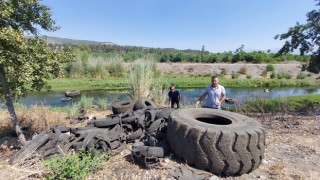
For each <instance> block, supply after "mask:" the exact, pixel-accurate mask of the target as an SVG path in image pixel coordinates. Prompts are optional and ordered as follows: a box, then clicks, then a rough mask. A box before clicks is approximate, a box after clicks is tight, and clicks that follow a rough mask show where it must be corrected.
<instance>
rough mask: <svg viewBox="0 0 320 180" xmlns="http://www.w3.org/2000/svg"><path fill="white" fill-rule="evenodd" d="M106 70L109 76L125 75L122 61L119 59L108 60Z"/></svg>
mask: <svg viewBox="0 0 320 180" xmlns="http://www.w3.org/2000/svg"><path fill="white" fill-rule="evenodd" d="M106 69H107V71H108V72H109V74H110V75H111V76H114V77H122V76H124V75H125V74H126V70H125V68H124V66H123V59H121V58H120V57H113V58H111V59H109V62H108V64H107V65H106Z"/></svg>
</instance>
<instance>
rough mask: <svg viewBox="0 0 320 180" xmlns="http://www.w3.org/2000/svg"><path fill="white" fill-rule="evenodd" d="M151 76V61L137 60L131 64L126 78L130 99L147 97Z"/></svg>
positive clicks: (151, 80)
mask: <svg viewBox="0 0 320 180" xmlns="http://www.w3.org/2000/svg"><path fill="white" fill-rule="evenodd" d="M152 74H153V72H152V60H151V59H139V60H137V61H136V62H135V63H134V64H133V66H132V67H131V70H130V71H129V73H128V77H127V80H128V84H129V92H130V94H131V98H132V99H134V100H136V99H139V98H140V97H147V96H148V95H149V94H150V89H151V84H152V82H153V77H152Z"/></svg>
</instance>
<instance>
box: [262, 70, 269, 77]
mask: <svg viewBox="0 0 320 180" xmlns="http://www.w3.org/2000/svg"><path fill="white" fill-rule="evenodd" d="M261 76H262V77H264V78H266V77H268V71H267V70H266V69H265V70H263V71H262V73H261Z"/></svg>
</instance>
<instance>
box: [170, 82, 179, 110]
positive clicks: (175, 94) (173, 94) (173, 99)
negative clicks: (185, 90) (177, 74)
mask: <svg viewBox="0 0 320 180" xmlns="http://www.w3.org/2000/svg"><path fill="white" fill-rule="evenodd" d="M168 96H169V107H171V108H174V104H177V108H180V92H179V91H178V90H175V89H174V86H173V85H172V86H170V91H169V93H168Z"/></svg>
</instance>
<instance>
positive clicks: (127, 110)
mask: <svg viewBox="0 0 320 180" xmlns="http://www.w3.org/2000/svg"><path fill="white" fill-rule="evenodd" d="M112 111H113V114H111V115H108V116H107V117H105V118H101V119H96V120H94V121H89V122H88V124H87V125H86V126H85V127H80V128H70V127H64V126H57V127H53V128H52V130H51V132H50V133H48V134H46V133H41V135H38V136H36V137H34V139H33V140H32V141H31V142H30V143H29V144H28V145H27V146H25V147H24V148H23V149H21V150H20V151H19V152H18V153H17V154H16V156H14V157H13V158H12V159H11V162H12V163H16V162H18V161H21V160H22V159H23V158H25V155H26V154H30V153H32V152H34V151H35V150H37V152H38V153H39V154H42V156H43V158H44V159H47V158H50V157H51V156H53V155H63V154H65V153H67V152H68V151H69V150H71V149H73V150H75V151H79V150H81V149H83V150H85V151H90V152H92V153H102V152H119V151H122V150H123V149H124V148H125V147H126V144H127V143H132V142H137V141H139V140H140V141H141V142H140V143H142V144H140V145H139V144H136V146H134V147H136V148H138V149H139V151H140V150H141V154H139V152H138V150H137V149H135V148H133V152H134V151H135V152H136V153H134V154H135V155H137V156H136V157H137V160H138V161H140V162H144V163H143V164H144V165H145V166H146V167H151V166H149V164H150V163H147V164H146V163H145V162H146V161H147V162H148V160H150V159H152V158H151V157H150V156H149V155H148V154H146V153H145V152H151V151H152V149H153V151H152V152H155V151H157V153H158V154H157V155H156V156H157V157H156V158H159V157H160V155H159V152H160V154H162V155H161V157H163V156H164V152H165V151H164V150H163V148H159V149H157V148H150V150H147V151H146V146H149V145H150V146H155V145H157V144H159V143H160V141H166V127H167V124H166V122H167V120H168V118H169V114H170V112H171V109H166V108H164V109H160V108H157V107H156V105H155V104H154V102H152V101H151V100H150V99H148V98H146V97H141V98H140V99H139V100H137V101H120V102H117V103H114V104H113V105H112ZM162 144H167V143H166V142H165V143H162ZM141 146H143V147H141ZM166 149H167V148H166ZM142 151H143V152H142ZM158 151H159V152H158ZM138 154H139V157H138ZM154 154H155V153H154ZM155 161H156V163H158V162H159V160H158V159H156V160H155ZM150 162H151V161H150ZM152 163H153V165H155V164H156V163H154V162H152Z"/></svg>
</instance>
